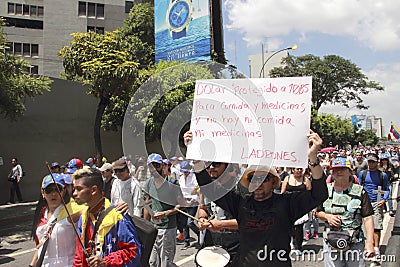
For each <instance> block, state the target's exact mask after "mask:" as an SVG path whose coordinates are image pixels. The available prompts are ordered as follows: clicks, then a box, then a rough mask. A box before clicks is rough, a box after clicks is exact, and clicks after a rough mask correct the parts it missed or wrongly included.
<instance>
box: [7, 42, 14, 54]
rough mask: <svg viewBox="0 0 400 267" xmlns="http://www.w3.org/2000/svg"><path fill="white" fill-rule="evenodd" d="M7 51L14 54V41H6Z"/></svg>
mask: <svg viewBox="0 0 400 267" xmlns="http://www.w3.org/2000/svg"><path fill="white" fill-rule="evenodd" d="M6 53H7V54H12V53H13V43H12V42H7V43H6Z"/></svg>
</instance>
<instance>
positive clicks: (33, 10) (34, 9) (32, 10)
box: [30, 6, 37, 17]
mask: <svg viewBox="0 0 400 267" xmlns="http://www.w3.org/2000/svg"><path fill="white" fill-rule="evenodd" d="M30 14H31V16H35V17H36V16H37V6H31V10H30Z"/></svg>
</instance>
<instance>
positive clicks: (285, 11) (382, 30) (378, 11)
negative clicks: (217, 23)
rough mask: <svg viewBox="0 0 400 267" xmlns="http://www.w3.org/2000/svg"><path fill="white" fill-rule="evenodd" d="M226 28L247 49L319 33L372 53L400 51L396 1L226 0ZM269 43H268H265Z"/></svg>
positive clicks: (397, 2)
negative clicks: (356, 43) (346, 38)
mask: <svg viewBox="0 0 400 267" xmlns="http://www.w3.org/2000/svg"><path fill="white" fill-rule="evenodd" d="M224 3H225V10H226V12H227V15H228V20H229V21H228V22H226V23H227V25H226V27H227V28H228V29H231V30H237V31H239V32H241V33H242V34H243V36H244V37H243V38H244V40H245V41H247V43H248V45H249V46H252V45H257V46H258V45H259V44H260V43H261V42H262V40H264V39H265V38H279V37H283V36H285V35H289V34H292V33H297V34H300V35H301V36H302V39H305V38H306V35H307V33H308V34H310V33H313V32H321V33H325V34H330V35H334V36H350V37H353V38H354V39H356V40H358V41H360V42H362V43H364V44H365V45H366V46H368V47H370V48H371V49H372V50H394V49H398V47H400V16H399V15H398V11H399V10H400V1H398V0H385V1H383V0H363V1H361V0H330V1H320V0H298V1H291V0H281V1H276V0H225V1H224ZM268 40H269V39H268Z"/></svg>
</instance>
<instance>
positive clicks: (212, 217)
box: [206, 212, 216, 223]
mask: <svg viewBox="0 0 400 267" xmlns="http://www.w3.org/2000/svg"><path fill="white" fill-rule="evenodd" d="M215 215H216V213H215V212H214V213H213V214H211V217H210V218H208V220H207V221H206V222H207V223H209V222H210V221H211V220H212V219H214V217H215Z"/></svg>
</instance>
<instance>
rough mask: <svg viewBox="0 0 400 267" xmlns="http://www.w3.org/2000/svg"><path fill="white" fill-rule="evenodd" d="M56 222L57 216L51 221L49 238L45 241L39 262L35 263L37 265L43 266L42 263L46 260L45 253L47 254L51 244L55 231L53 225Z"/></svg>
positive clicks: (36, 266)
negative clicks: (52, 234)
mask: <svg viewBox="0 0 400 267" xmlns="http://www.w3.org/2000/svg"><path fill="white" fill-rule="evenodd" d="M56 222H57V218H55V219H54V220H53V221H52V222H51V223H50V229H49V231H48V232H47V239H46V241H44V243H43V247H42V251H41V252H40V256H39V258H38V260H37V262H36V264H35V267H41V266H42V263H43V260H44V254H46V250H47V246H48V245H49V241H50V235H51V232H52V231H53V227H54V225H55V224H56Z"/></svg>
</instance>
